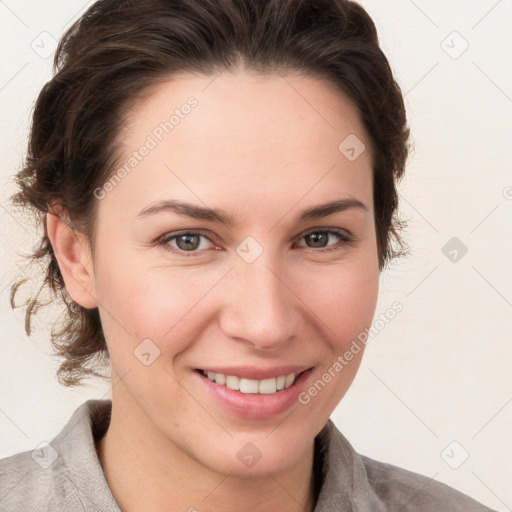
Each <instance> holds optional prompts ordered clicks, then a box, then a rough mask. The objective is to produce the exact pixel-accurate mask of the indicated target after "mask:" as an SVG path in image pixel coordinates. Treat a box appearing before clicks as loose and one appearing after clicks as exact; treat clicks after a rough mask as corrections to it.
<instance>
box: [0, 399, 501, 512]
mask: <svg viewBox="0 0 512 512" xmlns="http://www.w3.org/2000/svg"><path fill="white" fill-rule="evenodd" d="M111 407H112V402H111V400H88V401H87V402H85V403H83V404H82V405H81V406H80V407H79V408H78V409H76V411H75V412H74V413H73V415H72V416H71V418H70V420H69V421H68V423H67V424H66V425H65V426H64V428H63V429H62V430H61V431H60V433H59V434H58V435H57V436H56V437H55V438H54V439H53V440H52V441H51V442H50V443H49V444H46V445H43V446H41V447H39V448H38V449H36V450H34V451H26V452H23V453H18V454H16V455H12V456H11V457H7V458H4V459H2V460H0V511H1V512H50V511H51V512H56V511H58V512H61V511H66V512H75V511H76V512H79V511H80V512H83V511H87V512H97V511H102V512H120V509H119V506H118V505H117V503H116V501H115V499H114V497H113V495H112V493H111V491H110V488H109V486H108V484H107V481H106V479H105V475H104V473H103V470H102V467H101V464H100V461H99V459H98V455H97V453H96V448H95V444H94V440H95V439H98V438H99V437H101V436H103V434H104V433H105V431H106V429H107V428H108V425H109V422H110V412H111ZM315 472H316V474H317V482H318V491H319V492H318V499H317V504H316V507H315V512H349V511H353V512H356V511H358V512H363V511H364V512H381V511H393V512H413V511H414V512H448V511H449V512H458V511H460V512H485V511H487V512H489V511H490V512H493V511H492V510H491V509H490V508H487V507H485V506H484V505H481V504H479V503H477V502H476V501H474V500H473V499H471V498H470V497H468V496H466V495H465V494H463V493H461V492H459V491H456V490H455V489H452V488H451V487H448V486H447V485H445V484H442V483H440V482H437V481H435V480H432V479H431V478H428V477H426V476H422V475H420V474H417V473H413V472H411V471H407V470H405V469H402V468H399V467H397V466H393V465H390V464H385V463H383V462H378V461H375V460H372V459H370V458H368V457H365V456H363V455H359V454H358V453H356V452H355V451H354V449H353V448H352V446H351V445H350V443H349V442H348V441H347V439H346V438H345V437H344V436H343V435H342V433H341V432H340V431H339V430H338V429H337V428H336V426H335V425H334V423H333V422H332V421H331V420H329V421H328V422H327V424H326V425H325V426H324V428H323V429H322V431H321V432H320V433H319V434H318V436H317V437H316V439H315Z"/></svg>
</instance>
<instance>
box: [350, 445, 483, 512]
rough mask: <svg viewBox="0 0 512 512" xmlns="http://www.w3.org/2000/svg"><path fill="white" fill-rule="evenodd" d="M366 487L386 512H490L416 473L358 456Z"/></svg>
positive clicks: (461, 494)
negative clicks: (364, 471) (388, 511)
mask: <svg viewBox="0 0 512 512" xmlns="http://www.w3.org/2000/svg"><path fill="white" fill-rule="evenodd" d="M359 457H360V459H361V461H362V462H363V464H364V467H365V469H366V474H367V479H368V483H369V485H370V486H371V488H372V490H373V492H375V494H376V495H377V496H378V498H379V499H380V500H381V501H382V502H383V503H385V504H386V505H387V507H386V509H387V510H390V511H391V510H396V511H398V510H400V511H401V512H431V511H433V510H435V511H436V512H444V511H446V512H493V511H492V509H490V508H488V507H486V506H484V505H482V504H481V503H478V502H477V501H475V500H474V499H472V498H470V497H469V496H467V495H466V494H464V493H462V492H460V491H457V490H456V489H454V488H452V487H450V486H448V485H446V484H444V483H442V482H439V481H437V480H434V479H433V478H429V477H427V476H425V475H421V474H419V473H414V472H413V471H409V470H406V469H404V468H400V467H398V466H394V465H393V464H388V463H385V462H380V461H377V460H374V459H371V458H369V457H366V456H364V455H359Z"/></svg>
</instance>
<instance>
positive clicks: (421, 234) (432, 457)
mask: <svg viewBox="0 0 512 512" xmlns="http://www.w3.org/2000/svg"><path fill="white" fill-rule="evenodd" d="M361 3H362V5H363V6H364V7H365V8H366V9H367V10H368V12H369V13H370V15H371V16H372V17H373V19H374V21H375V22H376V24H377V28H378V31H379V36H380V40H381V44H382V46H383V49H384V52H385V53H386V55H387V56H388V58H389V60H390V63H391V66H392V68H393V70H394V72H395V74H396V77H397V80H398V82H399V84H400V86H401V88H402V90H403V92H404V95H405V99H406V106H407V110H408V117H409V123H410V126H411V130H412V134H413V138H414V143H415V147H414V151H413V153H412V154H411V157H410V159H409V163H408V167H407V172H406V178H405V180H404V181H403V183H402V185H401V186H400V194H401V206H400V212H401V217H402V218H403V219H407V220H408V228H407V232H406V239H407V241H408V243H409V245H410V248H411V254H410V255H409V256H408V257H406V258H403V259H401V260H397V261H395V262H394V263H393V265H392V266H391V268H389V269H388V270H386V271H385V272H384V273H383V274H382V279H381V288H380V298H379V302H378V305H377V309H376V314H375V319H378V318H379V314H381V313H384V312H385V311H386V310H388V308H389V307H390V306H391V304H392V303H393V302H395V301H399V302H400V303H401V304H402V305H403V310H402V311H401V312H400V313H399V314H397V315H396V317H395V318H394V319H393V320H391V321H389V322H387V323H386V324H385V326H384V327H383V328H381V329H378V334H377V335H375V336H374V337H372V338H371V339H370V341H369V342H368V345H367V349H366V354H365V357H364V359H363V363H362V365H361V368H360V370H359V374H358V375H357V377H356V379H355V381H354V383H353V385H352V387H351V389H350V390H349V392H348V393H347V395H346V396H345V398H344V399H343V400H342V401H341V403H340V405H339V406H338V407H337V409H336V410H335V411H334V413H333V416H332V418H333V420H334V421H335V423H336V424H337V425H338V427H339V428H340V430H341V431H342V432H343V433H344V434H345V435H346V436H347V437H348V439H349V440H350V441H351V443H352V444H353V446H354V447H355V449H356V450H357V451H359V452H360V453H362V454H365V455H367V456H369V457H371V458H375V459H377V460H382V461H385V462H389V463H392V464H396V465H398V466H401V467H404V468H407V469H410V470H412V471H416V472H419V473H422V474H424V475H427V476H429V477H433V478H435V479H437V480H439V481H442V482H445V483H447V484H449V485H451V486H452V487H454V488H456V489H459V490H460V491H462V492H465V493H467V494H469V495H471V496H473V497H474V498H475V499H477V500H479V501H481V502H482V503H485V504H487V505H488V506H490V507H492V508H495V509H497V510H512V489H511V487H510V479H511V477H512V441H511V432H512V428H511V427H512V379H511V378H510V368H511V366H512V350H511V348H510V344H511V335H510V333H511V332H512V272H511V270H510V267H511V261H512V259H511V252H512V227H511V225H512V223H511V221H512V156H511V151H510V148H511V145H512V66H511V65H510V62H512V30H511V27H512V1H510V0H501V1H496V0H450V1H446V0H416V1H412V0H385V1H384V0H363V1H362V2H361ZM90 4H91V2H89V3H87V4H86V3H84V2H83V1H78V0H51V1H45V2H41V1H36V0H21V1H18V2H14V1H12V0H11V1H9V0H8V1H7V2H0V40H1V44H2V64H1V67H0V106H1V116H0V130H1V137H0V161H1V166H0V169H1V184H2V185H1V196H0V222H1V232H0V261H1V284H0V315H1V326H2V337H1V347H2V357H1V360H0V361H1V362H0V390H1V400H0V413H1V414H0V439H2V443H1V446H0V457H5V456H8V455H11V454H14V453H17V452H20V451H25V450H30V449H33V448H35V447H36V446H37V445H38V444H39V443H40V442H41V441H50V440H51V439H52V438H53V437H54V436H55V435H56V434H57V433H58V432H59V431H60V430H61V428H62V427H63V426H64V424H65V423H66V422H67V420H68V419H69V417H70V416H71V414H72V413H73V411H74V410H75V409H76V408H77V407H78V406H79V405H80V404H81V403H83V402H84V401H85V400H87V399H89V398H107V397H108V398H109V397H110V391H109V386H108V385H107V384H104V383H102V382H100V381H98V382H97V383H91V384H90V385H89V386H87V387H85V388H81V389H66V388H63V387H61V386H60V385H59V384H58V382H57V380H56V378H55V370H56V368H57V364H58V361H57V360H56V359H54V358H52V357H51V348H50V345H49V333H50V326H49V320H48V319H46V321H45V316H44V315H42V317H41V318H40V319H38V320H36V323H35V326H34V327H35V334H34V335H33V336H31V337H30V338H29V337H27V336H26V334H25V331H24V312H23V311H22V310H16V311H14V312H13V311H12V310H11V308H10V306H9V292H10V285H11V283H12V282H13V281H14V280H16V279H19V278H20V277H21V276H23V275H25V273H26V270H25V265H26V263H25V261H23V260H22V259H21V258H20V256H19V253H21V252H22V251H24V250H28V249H30V247H31V246H32V245H33V244H34V243H35V241H36V233H35V231H34V229H33V226H32V224H31V223H30V221H27V220H26V219H23V218H20V217H19V216H17V215H16V212H13V211H12V209H11V207H10V206H9V204H8V197H9V195H10V193H11V192H12V191H13V184H12V175H13V174H14V173H15V172H16V170H17V169H18V168H19V167H20V165H21V163H22V161H23V157H24V152H25V149H26V139H27V132H28V126H29V120H30V114H31V109H32V106H33V102H34V100H35V98H36V96H37V94H38V92H39V90H40V88H41V86H42V85H43V84H44V83H45V81H47V80H48V79H49V78H50V77H51V65H52V55H50V54H51V52H52V50H53V49H54V48H53V46H52V45H54V44H55V41H53V42H52V37H53V38H54V39H55V40H58V39H59V37H60V36H61V35H62V34H63V31H64V29H65V28H67V27H69V25H70V24H71V22H72V21H74V20H76V18H77V17H78V16H79V15H80V14H81V13H82V12H83V11H84V10H85V9H86V7H87V6H88V5H90ZM455 32H456V33H455ZM466 45H468V47H467V49H466V50H465V51H464V52H462V50H464V48H465V46H466ZM454 237H455V238H456V239H455V240H452V238H454ZM450 240H452V241H451V242H450V244H451V245H448V246H446V244H447V243H449V241H450ZM445 246H446V247H445ZM463 246H465V247H466V249H467V253H465V254H463V252H464V250H463ZM454 250H455V251H456V253H455V252H453V251H454ZM454 259H455V261H453V260H454ZM31 275H32V274H31ZM57 313H58V312H57ZM57 313H56V314H57ZM48 318H50V317H48ZM379 325H380V324H379ZM465 452H467V453H468V454H469V457H468V458H467V460H466V461H465V462H464V463H463V464H462V465H460V467H458V469H453V468H452V467H451V466H457V465H458V463H459V462H460V461H461V460H462V458H463V457H464V456H465Z"/></svg>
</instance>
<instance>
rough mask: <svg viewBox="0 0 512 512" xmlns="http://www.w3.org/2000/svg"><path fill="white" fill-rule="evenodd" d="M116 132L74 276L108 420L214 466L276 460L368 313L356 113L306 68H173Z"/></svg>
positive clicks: (374, 275) (367, 217)
mask: <svg viewBox="0 0 512 512" xmlns="http://www.w3.org/2000/svg"><path fill="white" fill-rule="evenodd" d="M347 137H348V139H347ZM119 141H120V143H121V144H122V148H123V155H124V159H123V160H122V161H121V162H120V164H119V168H121V167H122V166H123V165H124V164H125V163H126V166H125V167H124V172H123V171H121V172H118V173H117V178H113V179H111V180H110V182H109V184H106V186H105V187H103V188H102V189H101V190H96V196H97V197H98V198H101V199H99V201H98V212H97V214H98V217H97V226H96V233H95V237H96V238H95V243H96V249H95V266H94V269H93V270H92V273H93V276H94V288H93V289H94V293H93V294H94V297H95V298H96V300H97V302H98V307H99V311H100V315H101V321H102V325H103V329H104V332H105V337H106V340H107V345H108V349H109V353H110V356H111V360H112V378H113V382H112V384H113V385H114V387H113V400H114V402H115V404H116V407H118V410H119V411H122V412H123V416H122V417H119V419H120V420H121V421H124V422H126V424H125V426H126V428H127V429H128V428H129V429H131V430H132V431H134V432H137V435H139V436H140V439H144V442H147V443H148V444H152V445H154V446H163V445H165V444H166V443H171V444H172V445H173V447H175V448H176V447H177V448H178V449H180V450H182V451H183V452H184V453H186V454H187V455H189V456H190V457H191V459H193V460H195V462H199V463H200V464H202V465H203V466H206V467H208V468H210V469H213V470H215V471H220V472H223V473H232V474H239V475H265V474H267V473H268V472H270V473H274V472H278V471H282V470H285V469H286V468H289V467H291V465H292V464H294V463H298V461H299V460H300V459H301V457H303V455H304V453H305V452H306V450H308V449H311V447H312V443H313V439H314V437H315V435H316V434H317V433H318V432H319V431H320V429H321V428H322V426H323V425H324V424H325V423H326V421H327V420H328V418H329V416H330V414H331V413H332V411H333V409H334V408H335V407H336V405H337V404H338V402H339V401H340V399H341V398H342V397H343V395H344V394H345V392H346V391H347V389H348V388H349V386H350V384H351V382H352V380H353V378H354V376H355V374H356V371H357V369H358V366H359V363H360V359H361V356H362V352H363V351H362V350H360V351H359V352H358V353H356V354H353V358H352V359H351V360H350V361H349V362H347V361H346V359H344V361H345V363H344V364H343V365H342V369H341V370H339V366H336V368H337V369H338V370H337V371H336V370H334V371H333V366H334V365H335V363H336V362H337V361H338V362H339V361H340V359H338V358H343V356H344V354H345V352H346V351H347V350H349V347H350V345H351V343H352V341H353V340H354V339H356V338H357V335H358V334H359V333H360V332H361V331H363V330H364V329H365V328H367V327H369V326H370V324H371V321H372V317H373V314H374V311H375V306H376V300H377V291H378V279H379V269H378V258H377V245H376V234H375V223H374V210H373V191H372V164H371V156H370V151H369V142H368V140H367V138H366V135H365V133H364V131H363V128H362V125H361V123H360V120H359V118H358V115H357V111H356V109H355V108H354V107H353V106H352V104H350V103H349V102H348V101H347V100H345V99H344V97H343V96H342V95H340V94H339V93H338V92H337V91H336V90H334V89H333V88H331V86H329V85H327V84H325V83H323V82H321V81H318V80H317V79H314V78H305V77H298V76H292V75H286V76H280V75H279V74H274V75H268V76H266V77H264V76H261V75H258V74H255V73H242V72H240V73H239V74H228V73H224V74H221V75H219V76H218V77H217V78H215V79H214V77H202V76H201V77H199V76H195V75H181V76H180V77H179V78H175V79H173V80H170V81H168V82H165V83H162V84H161V85H160V86H159V87H158V88H157V89H155V91H154V92H152V93H151V94H150V95H148V96H147V97H146V98H145V99H144V101H139V102H138V103H137V104H135V105H134V106H133V108H132V109H131V110H130V115H129V119H128V121H127V124H126V125H125V126H123V130H122V133H121V136H120V137H119ZM363 143H364V144H365V145H366V148H367V149H366V150H364V149H363V146H362V145H361V144H363ZM340 145H341V146H340ZM143 148H145V149H143ZM332 203H338V207H333V208H331V207H324V208H321V207H322V206H323V205H327V204H332ZM340 205H341V206H340ZM343 205H345V206H344V207H343ZM202 370H209V371H210V372H212V373H211V374H210V377H211V378H216V381H217V382H214V381H212V380H209V379H208V377H207V376H205V375H204V374H203V372H202ZM305 370H307V371H305ZM304 371H305V372H304ZM301 372H304V373H301ZM217 373H218V374H219V375H217V376H216V377H215V376H214V374H217ZM289 374H297V378H296V380H295V382H294V383H293V384H292V385H291V386H290V387H288V388H285V389H280V390H276V389H277V387H279V388H281V387H282V386H283V380H284V379H283V378H282V377H281V376H286V375H289ZM298 374H301V375H300V376H299V375H298ZM326 374H329V375H330V377H331V378H330V379H329V378H328V377H325V375H326ZM225 376H231V377H229V378H228V379H227V381H228V382H227V383H228V385H229V386H230V387H235V388H236V384H237V380H238V379H237V377H238V378H241V379H242V380H240V382H239V385H241V386H242V388H243V390H245V391H249V393H243V392H241V391H236V390H233V389H230V388H229V387H227V386H226V384H225V383H224V380H225ZM277 377H281V378H277ZM322 377H324V378H323V380H322ZM119 379H120V380H119ZM246 379H247V380H246ZM118 380H119V382H118ZM319 380H321V381H322V382H321V383H318V381H319ZM254 381H265V382H263V383H261V382H256V383H255V382H254ZM291 381H292V377H288V380H287V381H285V385H288V384H290V383H291ZM326 381H328V382H327V383H326ZM315 382H316V383H317V385H316V388H315V389H316V393H315V391H312V392H309V391H308V390H310V388H311V387H314V385H315ZM322 384H323V385H322ZM256 390H258V391H262V393H259V394H255V393H254V391H256ZM274 390H276V391H274ZM248 443H251V444H248ZM251 457H252V458H251ZM250 460H255V461H256V462H250Z"/></svg>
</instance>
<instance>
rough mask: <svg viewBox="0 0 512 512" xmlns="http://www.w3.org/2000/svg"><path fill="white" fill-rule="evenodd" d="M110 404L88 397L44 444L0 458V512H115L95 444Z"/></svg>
mask: <svg viewBox="0 0 512 512" xmlns="http://www.w3.org/2000/svg"><path fill="white" fill-rule="evenodd" d="M110 408H111V402H110V401H107V400H88V401H87V402H85V403H84V404H82V405H81V406H80V407H78V409H76V410H75V412H74V413H73V415H72V416H71V418H70V420H69V421H68V423H67V424H66V425H65V426H64V428H63V429H62V430H61V431H60V433H59V434H58V435H57V436H56V437H55V438H54V439H52V440H51V441H50V442H49V443H47V442H43V443H40V444H39V445H38V446H37V447H36V448H35V449H34V450H29V451H25V452H21V453H17V454H15V455H11V456H10V457H6V458H3V459H0V512H51V511H52V512H53V511H54V510H66V511H70V512H71V511H85V510H87V511H89V510H91V511H92V510H105V511H107V510H108V511H116V512H118V510H119V509H118V508H117V506H116V504H115V501H114V499H113V497H112V495H111V494H110V490H109V489H108V485H107V483H106V481H105V479H104V476H103V472H102V469H101V466H100V464H99V460H98V457H97V454H96V451H95V447H94V433H95V432H101V431H103V430H105V428H106V425H107V424H108V421H109V414H110Z"/></svg>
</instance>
